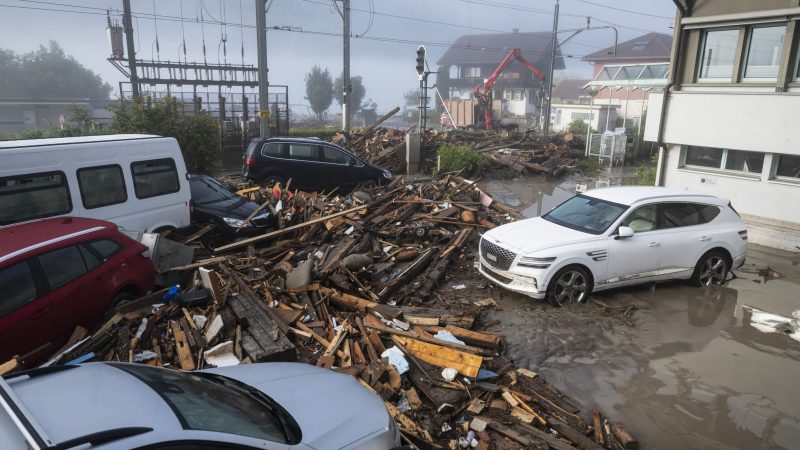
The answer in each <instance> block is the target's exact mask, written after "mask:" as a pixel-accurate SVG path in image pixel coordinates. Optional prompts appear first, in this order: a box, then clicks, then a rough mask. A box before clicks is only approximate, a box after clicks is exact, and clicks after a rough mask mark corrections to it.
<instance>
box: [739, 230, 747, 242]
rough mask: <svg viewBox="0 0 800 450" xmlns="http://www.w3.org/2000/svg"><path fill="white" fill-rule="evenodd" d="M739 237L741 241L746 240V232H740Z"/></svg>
mask: <svg viewBox="0 0 800 450" xmlns="http://www.w3.org/2000/svg"><path fill="white" fill-rule="evenodd" d="M739 237H740V238H742V240H743V241H746V240H747V230H742V231H740V232H739Z"/></svg>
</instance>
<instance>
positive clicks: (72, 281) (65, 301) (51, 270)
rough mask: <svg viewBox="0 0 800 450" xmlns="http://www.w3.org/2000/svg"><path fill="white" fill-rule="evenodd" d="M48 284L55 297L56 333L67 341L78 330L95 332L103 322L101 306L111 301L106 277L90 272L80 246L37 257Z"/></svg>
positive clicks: (54, 319) (54, 331) (53, 307)
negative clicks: (99, 311) (78, 328)
mask: <svg viewBox="0 0 800 450" xmlns="http://www.w3.org/2000/svg"><path fill="white" fill-rule="evenodd" d="M36 261H37V263H38V265H39V267H40V269H41V272H42V275H43V277H44V282H45V284H46V286H47V288H48V289H49V291H50V293H49V294H48V295H50V296H53V299H52V303H51V305H52V306H51V307H52V311H53V325H52V327H53V333H54V334H55V335H56V336H57V337H59V338H61V340H62V341H63V340H66V338H67V337H68V336H69V335H70V334H71V333H72V331H73V330H74V329H75V327H76V326H78V325H80V326H82V327H84V328H87V329H88V328H91V327H92V326H94V324H95V323H96V322H97V321H98V320H99V319H100V317H101V316H100V315H98V308H97V304H98V301H102V299H103V298H107V292H105V289H104V288H103V286H104V285H105V283H104V280H103V278H102V277H98V276H97V274H96V273H95V272H88V271H87V269H86V263H85V262H84V257H83V255H82V253H81V250H80V248H79V246H78V245H70V246H67V247H62V248H59V249H56V250H52V251H49V252H46V253H42V254H40V255H39V256H37V257H36Z"/></svg>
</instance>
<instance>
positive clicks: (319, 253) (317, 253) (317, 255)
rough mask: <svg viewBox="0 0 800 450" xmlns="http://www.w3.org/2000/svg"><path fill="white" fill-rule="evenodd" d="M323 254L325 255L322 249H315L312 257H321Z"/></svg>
mask: <svg viewBox="0 0 800 450" xmlns="http://www.w3.org/2000/svg"><path fill="white" fill-rule="evenodd" d="M323 256H325V253H324V252H323V251H322V250H317V251H316V252H314V258H317V259H322V257H323Z"/></svg>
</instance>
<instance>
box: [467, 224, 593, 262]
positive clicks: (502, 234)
mask: <svg viewBox="0 0 800 450" xmlns="http://www.w3.org/2000/svg"><path fill="white" fill-rule="evenodd" d="M483 237H484V238H485V239H488V240H489V241H491V242H495V243H498V244H500V245H501V246H503V247H507V248H511V249H514V250H516V251H517V252H518V253H523V254H527V253H532V252H535V251H538V250H544V249H547V248H550V247H556V246H559V245H565V244H574V243H576V242H582V241H588V240H592V239H596V238H597V236H596V235H593V234H589V233H584V232H582V231H578V230H573V229H572V228H567V227H564V226H561V225H558V224H555V223H553V222H549V221H547V220H544V219H542V218H541V217H534V218H533V219H525V220H518V221H516V222H511V223H509V224H506V225H501V226H499V227H497V228H493V229H491V230H489V231H487V232H486V233H484V234H483Z"/></svg>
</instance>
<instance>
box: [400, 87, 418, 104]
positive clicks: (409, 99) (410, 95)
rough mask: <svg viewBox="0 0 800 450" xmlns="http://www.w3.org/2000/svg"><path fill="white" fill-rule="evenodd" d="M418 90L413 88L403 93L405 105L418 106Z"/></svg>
mask: <svg viewBox="0 0 800 450" xmlns="http://www.w3.org/2000/svg"><path fill="white" fill-rule="evenodd" d="M419 92H420V90H419V89H414V90H411V91H407V92H405V93H404V94H403V99H404V100H405V101H406V106H419Z"/></svg>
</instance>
